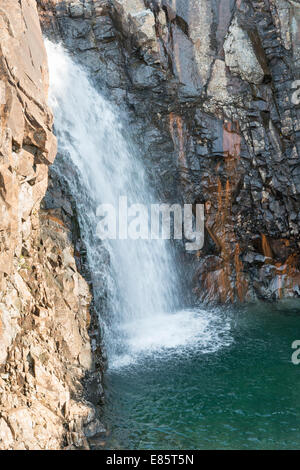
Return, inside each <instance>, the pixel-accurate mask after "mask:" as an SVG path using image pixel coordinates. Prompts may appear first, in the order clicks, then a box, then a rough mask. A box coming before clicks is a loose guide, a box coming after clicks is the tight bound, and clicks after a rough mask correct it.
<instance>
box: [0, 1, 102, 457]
mask: <svg viewBox="0 0 300 470" xmlns="http://www.w3.org/2000/svg"><path fill="white" fill-rule="evenodd" d="M0 23H1V25H0V31H1V33H0V117H1V134H0V139H1V142H0V212H1V219H0V235H1V238H0V284H1V291H0V449H57V448H62V447H69V448H72V447H74V446H77V447H86V448H87V447H88V442H87V440H86V437H85V435H88V436H92V435H93V434H94V433H95V432H97V431H99V430H100V431H101V430H102V431H103V429H102V427H101V425H100V423H99V422H98V421H97V418H96V409H95V407H94V406H93V405H92V404H91V403H90V402H88V401H87V400H86V394H85V388H84V379H85V380H89V379H90V377H91V374H92V371H93V368H94V365H93V358H92V352H91V342H90V337H89V325H90V313H89V304H90V291H89V287H88V285H87V283H86V282H85V281H84V279H83V277H82V276H81V275H80V274H79V272H78V269H77V267H76V262H75V258H74V249H73V241H72V238H73V237H72V227H71V226H70V224H69V226H68V224H65V223H64V222H63V220H62V218H60V214H59V213H57V212H55V211H47V210H40V203H41V201H42V199H43V197H44V195H45V193H46V190H47V187H48V166H49V164H51V163H52V162H53V160H54V158H55V154H56V139H55V137H54V135H53V133H52V115H51V111H50V110H49V108H48V106H47V88H48V71H47V57H46V52H45V49H44V44H43V38H42V33H41V29H40V24H39V18H38V14H37V9H36V2H35V1H34V0H21V1H14V0H10V1H9V2H7V1H4V0H1V2H0Z"/></svg>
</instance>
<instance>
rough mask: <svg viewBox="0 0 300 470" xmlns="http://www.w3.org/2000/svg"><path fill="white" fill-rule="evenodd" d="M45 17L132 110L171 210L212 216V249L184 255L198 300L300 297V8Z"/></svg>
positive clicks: (167, 0)
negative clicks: (190, 208)
mask: <svg viewBox="0 0 300 470" xmlns="http://www.w3.org/2000/svg"><path fill="white" fill-rule="evenodd" d="M38 4H39V7H40V16H41V20H42V25H43V28H44V31H45V32H46V34H48V35H50V36H51V37H55V38H56V39H59V38H62V39H63V42H64V44H65V45H66V46H67V47H68V48H69V49H70V50H71V51H72V52H73V53H74V54H76V56H77V59H78V60H79V61H80V62H81V63H82V64H84V66H85V67H87V68H89V69H90V72H91V75H92V77H93V78H94V80H95V82H96V83H98V85H99V87H100V88H101V89H106V90H107V92H108V95H109V96H110V97H111V98H112V99H114V100H115V101H116V102H117V103H118V104H125V106H126V109H127V113H128V115H129V116H130V118H129V119H130V121H129V125H130V128H131V130H132V134H133V135H134V137H135V139H136V140H137V141H138V142H139V144H140V148H141V152H142V155H143V158H144V160H145V162H146V164H147V165H148V167H149V171H150V173H151V174H152V177H153V181H154V183H155V185H156V186H157V187H158V188H159V190H160V193H161V198H162V200H170V201H182V202H189V203H195V202H202V203H205V208H206V244H205V247H204V249H203V250H201V252H198V253H195V254H193V255H190V254H189V255H186V256H185V254H184V253H183V254H182V262H184V263H187V264H189V266H190V267H189V269H188V271H189V272H191V273H193V285H194V292H195V294H196V295H197V296H198V297H200V298H205V299H208V300H218V301H221V302H224V301H228V300H231V301H233V300H236V299H239V300H244V299H250V298H264V299H266V298H267V299H278V298H281V297H298V296H299V295H300V289H299V281H300V274H299V222H300V220H299V217H300V216H299V205H300V203H299V194H300V179H299V174H300V173H299V165H300V161H299V112H300V111H299V105H297V99H296V101H294V103H293V101H292V95H293V93H294V92H295V89H294V88H293V86H295V84H294V81H295V80H297V79H298V78H299V21H300V4H299V2H298V1H287V0H264V1H263V0H260V1H255V2H254V1H251V2H250V1H247V0H238V1H234V0H213V1H212V0H151V1H150V0H76V1H70V0H66V1H58V0H40V1H39V2H38ZM191 265H192V267H191Z"/></svg>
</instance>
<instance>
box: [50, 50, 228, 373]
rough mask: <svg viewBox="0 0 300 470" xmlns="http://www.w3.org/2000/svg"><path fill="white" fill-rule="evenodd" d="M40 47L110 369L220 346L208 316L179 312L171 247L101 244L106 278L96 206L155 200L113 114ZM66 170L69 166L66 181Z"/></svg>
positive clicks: (76, 72) (77, 72) (84, 81)
mask: <svg viewBox="0 0 300 470" xmlns="http://www.w3.org/2000/svg"><path fill="white" fill-rule="evenodd" d="M46 47H47V52H48V60H49V70H50V96H49V99H50V105H51V107H52V109H53V111H54V117H55V129H56V134H57V137H58V143H59V156H58V157H57V161H56V163H55V168H56V171H58V172H59V173H60V176H61V177H62V178H63V177H65V179H66V182H67V184H68V185H69V187H70V190H71V192H72V194H73V196H74V199H75V200H76V205H77V211H78V215H79V220H80V226H81V233H82V237H83V239H84V241H85V244H86V247H87V258H88V262H89V265H90V267H91V271H92V281H93V282H94V285H96V286H97V285H98V287H94V297H95V302H96V303H97V299H98V297H99V299H100V298H101V299H102V297H103V295H102V290H103V289H104V290H105V286H104V287H103V280H105V282H106V287H107V288H108V290H109V293H110V296H109V299H108V306H107V308H108V311H109V315H105V312H101V311H100V312H99V313H100V318H101V321H102V322H103V325H102V328H103V330H104V342H105V345H106V347H107V352H108V359H109V365H110V367H121V366H123V365H128V364H130V363H133V362H135V361H137V360H138V358H139V357H141V356H143V355H145V354H149V353H150V354H154V353H155V354H157V353H159V352H163V351H166V350H169V351H171V350H174V349H178V348H179V349H180V348H183V349H184V348H186V347H189V346H192V345H193V344H195V343H199V342H200V345H201V347H203V349H207V350H213V349H214V348H216V347H219V346H220V345H221V344H222V343H223V342H224V341H223V340H222V338H221V336H220V335H219V329H218V328H216V327H215V326H214V323H215V321H214V320H215V317H213V318H212V317H211V315H210V314H208V313H206V312H204V311H197V312H195V311H189V310H188V311H186V310H182V311H180V308H182V306H181V299H180V298H181V294H180V281H179V279H178V277H179V276H178V272H177V269H176V266H175V263H174V260H173V256H172V252H171V250H170V242H168V241H162V240H160V241H157V240H153V241H145V240H138V241H130V240H122V241H119V240H114V241H106V242H105V248H106V249H107V250H108V251H109V254H110V262H111V275H110V276H108V275H107V274H106V271H107V270H106V268H105V266H104V264H103V257H102V255H103V246H102V244H101V243H99V240H97V237H96V225H97V218H96V216H95V210H96V207H97V206H98V205H99V204H101V203H102V204H106V203H112V204H115V205H116V207H118V205H117V204H118V200H119V196H127V197H128V202H129V204H132V203H143V204H148V205H149V204H150V203H151V202H156V201H155V194H153V192H152V190H151V188H150V187H149V184H148V182H147V177H146V174H145V171H144V168H143V164H142V160H143V155H140V154H139V152H138V151H137V149H136V148H135V146H134V145H132V144H131V143H130V139H128V137H126V136H127V135H128V134H127V133H126V129H124V127H123V125H122V123H121V122H120V119H119V116H118V112H117V110H115V109H114V108H113V107H112V106H111V104H109V103H108V102H107V100H105V99H104V98H103V97H102V96H101V95H100V94H99V93H98V92H97V91H96V89H95V88H94V87H93V85H92V84H91V83H90V82H89V79H88V77H87V75H86V73H85V72H84V70H82V69H81V68H80V67H79V66H78V65H77V64H75V63H74V62H73V61H72V59H71V58H70V57H69V56H68V55H67V53H66V52H65V51H64V49H63V48H62V47H61V46H59V45H53V44H52V43H50V42H48V41H47V42H46ZM68 165H74V172H73V174H72V173H71V175H73V176H72V177H71V178H70V176H68V174H67V172H68ZM74 175H75V176H74ZM162 202H164V201H162ZM95 280H96V281H97V282H95ZM97 283H98V284H97ZM98 288H99V292H97V289H98ZM100 292H101V294H100ZM97 295H98V297H97ZM101 296H102V297H101ZM99 302H100V300H99ZM96 307H97V305H96ZM103 319H105V320H104V321H103Z"/></svg>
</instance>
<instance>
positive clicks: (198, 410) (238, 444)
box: [105, 303, 300, 450]
mask: <svg viewBox="0 0 300 470" xmlns="http://www.w3.org/2000/svg"><path fill="white" fill-rule="evenodd" d="M218 315H219V318H220V321H221V322H224V324H225V323H226V322H227V323H229V325H230V332H227V333H226V335H227V336H226V338H227V339H226V340H224V345H222V334H221V335H220V337H219V339H218V341H219V346H218V348H216V350H213V349H212V350H211V351H209V350H207V349H205V348H204V349H203V345H201V343H200V344H198V343H197V341H196V342H195V344H193V345H192V346H190V347H189V348H185V349H183V350H180V348H179V349H176V348H174V349H173V350H170V349H169V350H167V351H165V353H164V352H161V353H160V354H157V353H156V352H153V354H151V353H150V354H147V355H146V356H145V357H141V358H139V360H137V361H136V362H135V363H133V364H131V365H128V366H126V367H123V368H119V369H116V370H110V371H108V372H107V375H106V389H107V405H106V408H105V423H106V425H107V426H108V429H109V431H110V435H109V437H108V439H107V443H106V448H108V449H153V450H155V449H161V450H163V449H174V450H175V449H299V448H300V365H298V366H296V365H294V364H292V362H291V356H292V353H293V350H292V348H291V344H292V343H293V341H294V340H296V339H299V340H300V308H299V304H295V303H294V304H292V305H290V304H280V305H279V304H276V305H275V304H274V305H271V306H270V305H268V306H267V305H264V306H262V305H253V306H251V307H247V308H244V309H243V310H240V311H231V312H230V311H229V312H219V313H218ZM211 327H212V328H213V327H214V325H212V326H211ZM228 335H230V341H228Z"/></svg>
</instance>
